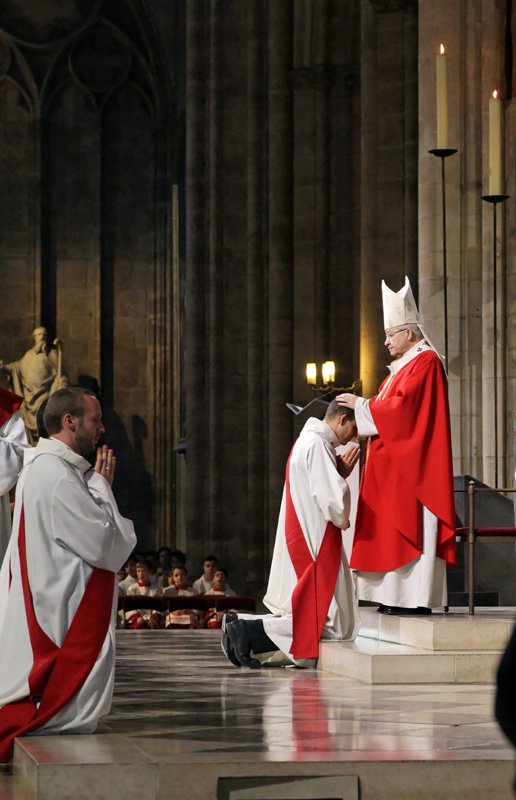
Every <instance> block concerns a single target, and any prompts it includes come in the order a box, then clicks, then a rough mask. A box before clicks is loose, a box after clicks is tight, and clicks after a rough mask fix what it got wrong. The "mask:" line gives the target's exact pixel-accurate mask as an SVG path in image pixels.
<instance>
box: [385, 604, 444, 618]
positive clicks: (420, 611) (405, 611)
mask: <svg viewBox="0 0 516 800" xmlns="http://www.w3.org/2000/svg"><path fill="white" fill-rule="evenodd" d="M378 611H380V608H379V609H378ZM431 613H432V609H431V608H424V607H423V606H418V607H417V608H399V607H398V606H383V607H382V610H381V611H380V614H388V615H391V616H394V617H397V616H400V617H403V616H410V615H412V614H413V615H414V616H416V615H421V616H423V615H426V614H431Z"/></svg>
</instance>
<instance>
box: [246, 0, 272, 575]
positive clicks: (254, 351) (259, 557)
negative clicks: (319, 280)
mask: <svg viewBox="0 0 516 800" xmlns="http://www.w3.org/2000/svg"><path fill="white" fill-rule="evenodd" d="M247 43H248V61H247V163H246V177H247V254H246V258H247V397H248V410H247V513H248V523H247V563H248V575H247V580H248V586H249V587H250V590H252V589H253V588H256V589H259V588H260V587H261V584H263V581H264V578H265V572H266V567H267V566H268V563H269V562H268V558H267V556H268V553H267V551H266V542H265V541H264V535H263V531H264V523H266V517H265V515H264V486H263V482H264V471H265V466H266V459H265V444H266V442H265V439H264V431H265V429H266V420H265V415H264V413H263V409H264V408H265V407H266V403H265V400H266V389H265V386H264V376H263V363H264V351H265V348H264V337H263V330H264V311H265V300H264V288H265V285H266V280H265V263H266V258H265V251H264V239H265V236H266V234H265V231H264V229H263V220H264V214H265V207H264V168H265V163H266V162H265V158H264V148H265V145H266V140H265V136H266V130H267V128H266V124H265V119H264V99H265V98H264V94H265V93H264V89H263V75H264V19H263V13H262V3H261V0H249V2H248V3H247Z"/></svg>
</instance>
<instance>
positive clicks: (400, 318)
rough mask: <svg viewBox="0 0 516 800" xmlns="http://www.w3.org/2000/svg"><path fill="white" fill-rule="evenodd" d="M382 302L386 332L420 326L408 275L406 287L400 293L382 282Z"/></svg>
mask: <svg viewBox="0 0 516 800" xmlns="http://www.w3.org/2000/svg"><path fill="white" fill-rule="evenodd" d="M382 301H383V327H384V328H385V330H388V329H389V328H397V327H399V326H400V325H419V311H418V310H417V306H416V301H415V300H414V295H413V294H412V288H411V286H410V281H409V279H408V278H407V276H406V275H405V286H403V288H402V289H400V290H399V292H393V291H392V289H389V287H388V286H387V284H386V283H385V281H382Z"/></svg>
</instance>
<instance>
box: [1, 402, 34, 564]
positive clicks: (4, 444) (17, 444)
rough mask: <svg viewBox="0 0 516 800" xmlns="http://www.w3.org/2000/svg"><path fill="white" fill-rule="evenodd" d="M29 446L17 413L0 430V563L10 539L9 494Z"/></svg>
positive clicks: (23, 426) (23, 424)
mask: <svg viewBox="0 0 516 800" xmlns="http://www.w3.org/2000/svg"><path fill="white" fill-rule="evenodd" d="M28 446H29V443H28V441H27V434H26V432H25V423H24V422H23V420H22V418H21V417H20V414H19V412H18V411H15V412H14V414H13V415H12V417H11V418H10V419H8V420H7V422H5V423H4V424H3V425H2V427H1V428H0V561H1V560H2V559H3V557H4V555H5V551H6V550H7V545H8V544H9V539H10V538H11V505H10V501H9V492H10V491H11V489H12V488H13V486H14V484H15V483H16V481H17V479H18V475H19V474H20V472H21V468H22V466H23V453H24V450H26V449H27V448H28Z"/></svg>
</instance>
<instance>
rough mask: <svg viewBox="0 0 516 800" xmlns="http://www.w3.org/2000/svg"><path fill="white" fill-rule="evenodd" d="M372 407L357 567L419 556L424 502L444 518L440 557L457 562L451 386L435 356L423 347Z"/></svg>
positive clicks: (368, 568)
mask: <svg viewBox="0 0 516 800" xmlns="http://www.w3.org/2000/svg"><path fill="white" fill-rule="evenodd" d="M388 381H390V383H388ZM387 383H388V385H387ZM384 387H386V388H385V390H384V391H382V389H383V388H384ZM369 410H370V412H371V415H372V418H373V421H374V423H375V425H376V428H377V430H378V436H373V437H371V440H370V442H369V444H368V449H367V455H366V461H365V465H364V468H363V471H362V477H361V488H360V497H359V501H358V508H357V518H356V524H355V538H354V543H353V551H352V555H351V561H350V566H351V568H352V569H356V570H360V571H364V572H388V571H390V570H394V569H397V568H398V567H401V566H403V565H404V564H407V563H409V562H410V561H413V560H414V559H416V558H418V557H419V556H420V555H421V552H422V538H423V534H422V513H421V507H422V506H425V507H426V508H427V509H429V511H431V512H432V513H433V514H435V516H436V517H437V518H438V535H437V556H438V557H439V558H442V559H444V560H445V561H446V562H447V563H448V564H454V563H455V510H454V498H453V472H452V455H451V436H450V416H449V409H448V391H447V382H446V377H445V375H444V371H443V368H442V365H441V362H440V360H439V358H438V356H437V354H436V353H435V352H434V351H433V350H424V351H422V352H421V353H420V354H419V355H417V356H416V357H415V358H413V359H412V360H410V361H409V362H408V363H407V364H406V365H405V366H404V367H403V368H402V369H400V370H399V372H397V373H395V374H394V376H393V377H392V379H391V378H390V376H389V378H387V379H386V380H385V381H384V382H383V383H382V385H381V386H380V389H379V391H378V395H376V397H373V398H372V399H371V401H370V404H369Z"/></svg>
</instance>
